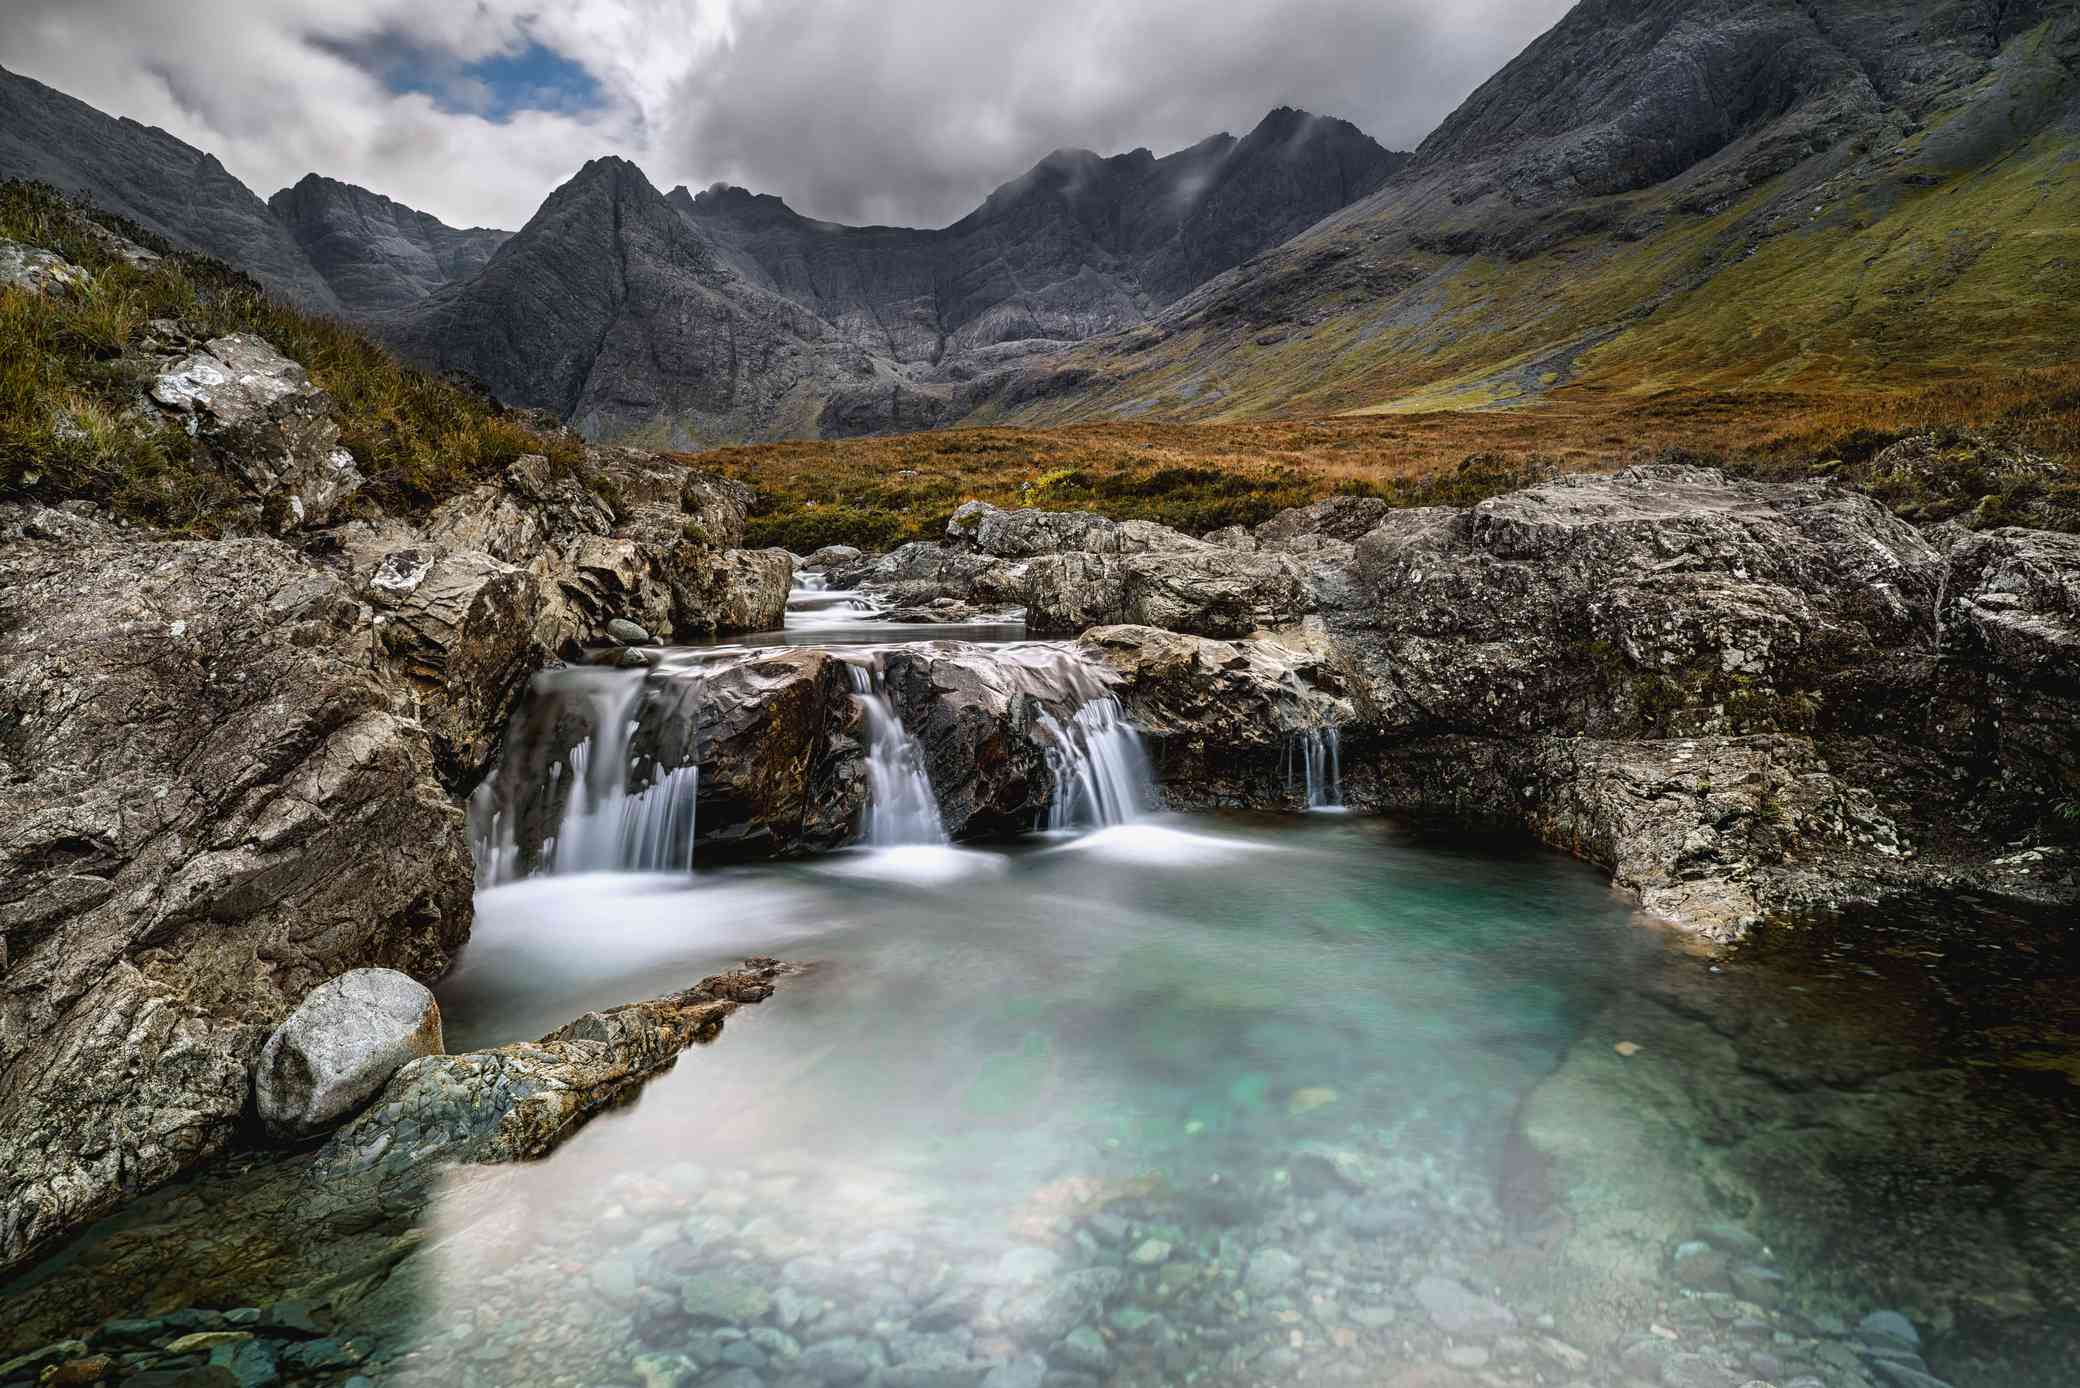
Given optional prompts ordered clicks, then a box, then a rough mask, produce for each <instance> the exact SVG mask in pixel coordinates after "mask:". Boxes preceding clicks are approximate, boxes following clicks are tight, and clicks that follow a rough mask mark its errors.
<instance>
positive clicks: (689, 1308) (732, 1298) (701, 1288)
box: [679, 1273, 773, 1325]
mask: <svg viewBox="0 0 2080 1388" xmlns="http://www.w3.org/2000/svg"><path fill="white" fill-rule="evenodd" d="M679 1300H680V1302H681V1304H682V1305H684V1306H685V1308H686V1314H687V1315H689V1316H692V1317H693V1318H694V1319H695V1320H704V1321H717V1322H720V1323H721V1324H723V1325H743V1324H748V1323H749V1322H751V1321H756V1320H763V1319H764V1318H765V1314H766V1312H767V1311H769V1310H771V1309H772V1304H773V1299H772V1296H771V1294H770V1293H768V1292H767V1291H766V1290H765V1288H763V1287H761V1286H759V1285H758V1284H757V1283H754V1282H747V1281H745V1280H743V1279H742V1278H737V1277H730V1276H727V1275H725V1274H722V1273H706V1274H703V1275H701V1276H698V1277H691V1278H688V1279H687V1280H686V1282H685V1284H684V1285H683V1286H682V1287H681V1288H680V1291H679Z"/></svg>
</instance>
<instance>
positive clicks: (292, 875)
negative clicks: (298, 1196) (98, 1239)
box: [0, 510, 471, 1263]
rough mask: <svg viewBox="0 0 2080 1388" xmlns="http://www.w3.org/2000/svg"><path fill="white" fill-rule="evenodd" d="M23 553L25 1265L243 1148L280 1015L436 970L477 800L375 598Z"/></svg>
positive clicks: (217, 558) (21, 1211) (310, 582)
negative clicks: (410, 688) (457, 778)
mask: <svg viewBox="0 0 2080 1388" xmlns="http://www.w3.org/2000/svg"><path fill="white" fill-rule="evenodd" d="M5 524H6V527H7V534H8V539H7V541H6V543H4V544H0V613H4V620H0V691H4V692H0V703H4V712H0V726H4V727H5V729H6V732H5V735H4V738H0V755H4V757H5V761H6V764H7V768H8V774H7V776H6V777H5V778H4V779H0V825H4V826H5V828H4V829H0V941H4V954H0V958H4V962H5V970H6V972H5V979H4V983H0V1170H4V1172H5V1173H6V1175H5V1177H4V1182H5V1186H4V1189H0V1263H11V1262H14V1261H16V1260H18V1259H19V1258H21V1257H22V1256H23V1255H24V1254H25V1253H27V1252H29V1251H30V1250H31V1249H33V1248H36V1247H38V1246H40V1245H42V1244H43V1243H45V1242H46V1241H48V1240H49V1239H50V1238H52V1237H54V1236H56V1235H57V1234H60V1233H62V1232H64V1231H66V1230H67V1229H70V1228H72V1227H74V1226H76V1225H78V1224H80V1223H82V1222H84V1221H85V1220H87V1219H90V1218H92V1217H93V1216H95V1215H97V1214H100V1213H102V1212H103V1211H105V1210H107V1209H108V1208H109V1207H110V1206H111V1205H113V1204H114V1203H115V1201H116V1200H117V1199H118V1198H120V1196H121V1195H122V1194H123V1193H124V1192H126V1191H135V1190H137V1189H140V1188H149V1187H150V1186H153V1185H156V1184H158V1183H160V1182H163V1181H165V1180H167V1179H168V1178H170V1177H172V1176H174V1175H175V1174H177V1173H178V1172H180V1171H182V1170H183V1169H185V1168H187V1167H188V1166H190V1165H192V1164H193V1163H195V1162H197V1161H199V1160H201V1159H202V1158H204V1157H207V1156H209V1155H211V1154H212V1153H214V1152H216V1151H219V1150H222V1148H223V1147H224V1146H225V1145H226V1144H227V1143H228V1142H229V1141H230V1140H231V1138H232V1134H233V1130H234V1128H235V1125H236V1123H237V1121H238V1118H239V1114H240V1112H241V1111H242V1110H243V1109H244V1107H245V1104H246V1097H247V1094H248V1092H249V1090H250V1081H249V1078H248V1076H249V1072H250V1070H251V1067H252V1065H253V1064H254V1062H255V1060H256V1058H257V1056H258V1053H259V1051H260V1048H261V1044H262V1042H263V1041H264V1040H265V1039H266V1036H267V1032H268V1030H269V1029H270V1027H271V1026H272V1024H273V1023H274V1022H275V1021H276V1020H278V1019H279V1018H281V1017H282V1016H283V1015H284V1014H286V1013H287V1012H288V1011H289V1009H290V1007H291V1006H292V1005H293V1004H294V1003H295V1002H296V1001H297V1000H298V999H299V998H301V997H302V996H303V994H304V993H305V992H307V991H308V990H309V989H311V988H312V987H314V986H315V985H317V984H318V983H320V982H322V981H323V980H324V979H326V978H329V977H331V976H333V975H334V974H337V973H339V972H340V971H341V970H342V968H345V967H351V966H358V965H381V966H385V967H390V968H396V969H399V970H401V971H403V972H406V973H409V974H412V975H414V976H416V977H420V978H430V977H432V976H434V975H436V974H438V973H439V972H440V971H441V969H442V968H443V967H445V965H446V964H447V961H448V959H449V956H450V952H451V951H452V950H453V949H454V948H455V946H456V945H458V944H459V943H460V942H461V940H462V938H463V936H464V935H465V934H466V933H467V931H468V926H469V894H470V880H471V876H470V865H469V851H468V845H467V842H466V840H465V839H464V836H463V833H462V816H461V813H460V811H459V809H458V808H457V807H456V806H455V805H454V804H453V802H452V801H451V800H450V798H449V795H448V792H447V791H446V790H445V788H444V787H443V786H442V784H441V782H440V780H439V778H438V776H437V775H436V768H435V761H434V756H433V752H432V748H431V747H430V745H429V743H428V740H427V737H426V735H425V733H424V731H423V730H422V728H421V727H420V725H419V724H418V723H417V722H416V721H414V720H413V719H412V718H411V717H410V716H409V714H408V713H400V712H399V711H398V710H397V709H396V708H395V707H394V706H393V703H392V700H391V697H390V693H389V690H388V689H387V688H386V687H385V684H384V682H383V680H381V679H380V678H379V677H378V676H377V673H376V667H377V664H378V661H379V654H378V652H379V648H378V644H377V640H378V638H377V630H376V628H375V627H374V626H373V624H372V623H371V621H370V619H369V614H368V612H367V611H366V610H365V609H364V608H363V607H362V605H361V604H360V603H359V602H358V601H357V600H356V598H355V595H354V593H353V590H352V589H351V588H350V587H349V586H348V585H347V584H346V583H345V582H343V581H342V580H341V579H340V578H339V577H337V576H335V575H332V574H329V573H325V572H322V571H320V570H316V569H314V568H312V567H311V566H310V565H309V564H307V563H306V562H304V560H303V559H302V557H301V556H300V555H299V554H298V553H297V552H296V551H293V550H291V549H289V548H287V547H286V546H284V545H281V544H279V543H277V542H275V541H272V540H267V539H232V540H220V541H209V542H196V541H173V540H156V539H151V538H148V537H142V536H139V535H136V534H134V533H125V532H119V531H117V530H115V529H114V528H113V527H108V526H104V525H102V524H100V523H98V522H95V521H92V520H88V519H83V518H80V517H74V516H67V515H65V514H64V513H59V512H48V511H21V510H15V511H11V512H9V513H8V514H7V517H6V521H5Z"/></svg>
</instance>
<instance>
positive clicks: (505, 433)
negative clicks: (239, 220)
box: [0, 182, 581, 533]
mask: <svg viewBox="0 0 2080 1388" xmlns="http://www.w3.org/2000/svg"><path fill="white" fill-rule="evenodd" d="M97 229H103V230H106V231H112V232H114V233H116V234H117V235H119V236H122V237H125V238H127V239H129V240H131V241H133V242H135V243H137V244H138V245H141V246H143V247H145V248H146V249H148V250H151V251H153V252H155V253H157V254H158V255H159V256H160V257H161V259H160V260H158V261H157V262H156V263H154V264H151V265H148V266H145V267H142V268H139V267H135V266H132V265H130V264H129V263H127V262H126V261H124V260H123V259H122V258H121V257H119V256H118V255H117V254H116V253H115V250H114V249H113V246H112V244H111V242H110V241H109V240H108V238H107V237H106V236H105V235H101V234H97ZM0 237H7V238H8V239H11V240H15V241H20V242H22V243H24V244H27V245H31V246H37V247H41V248H42V249H45V250H49V251H52V252H54V253H56V254H58V255H62V256H64V257H65V258H66V259H68V260H71V261H73V262H74V263H75V264H78V265H81V266H84V267H85V268H86V269H87V270H89V271H90V272H92V274H93V276H94V282H93V284H92V285H91V286H90V287H89V288H87V289H86V290H85V291H84V292H83V293H78V294H71V295H65V296H61V297H52V298H43V297H40V296H36V295H32V294H28V293H24V292H21V291H18V290H7V291H0V495H7V494H12V495H28V496H35V497H39V498H41V499H44V500H47V501H61V500H72V499H85V500H91V501H94V502H97V503H99V504H102V505H106V506H108V507H110V508H111V509H112V510H113V511H114V512H115V513H116V514H117V515H120V516H122V517H124V518H126V519H130V520H134V521H137V522H140V523H143V524H148V525H153V526H159V527H163V528H167V529H174V530H182V531H194V532H198V533H211V532H215V531H218V530H221V529H224V528H226V527H228V526H234V525H236V524H238V523H239V521H240V517H241V515H242V514H243V506H244V498H242V497H241V496H240V495H239V490H238V488H237V486H236V484H235V483H234V482H233V481H232V479H231V477H230V475H229V473H228V472H227V470H226V469H225V468H224V467H222V466H221V465H220V464H219V463H218V462H217V461H216V460H215V459H213V458H212V457H211V456H210V452H209V449H208V448H207V447H206V446H205V445H203V444H201V443H198V442H197V441H196V440H194V439H192V438H190V437H189V436H188V435H187V434H186V433H185V432H184V431H182V430H181V429H179V428H177V427H175V426H173V425H171V424H169V423H167V422H165V421H164V420H163V419H162V418H161V417H160V416H159V415H158V414H157V412H156V411H154V410H152V409H151V408H150V406H149V405H148V404H147V402H146V395H145V392H146V390H147V388H148V386H149V383H150V380H151V378H152V376H153V375H154V374H155V373H156V372H157V371H158V370H159V369H160V364H161V358H160V357H159V356H157V355H155V354H154V353H152V352H150V351H148V350H146V339H147V338H148V337H149V336H150V335H151V332H152V328H151V325H152V323H153V322H154V320H166V321H168V322H171V323H173V324H174V325H176V326H177V329H178V331H179V332H181V333H183V334H185V335H187V336H189V337H193V338H196V339H198V340H207V339H209V338H213V337H220V336H224V335H227V334H230V333H238V332H243V333H253V334H256V335H258V336H260V337H263V338H265V339H266V340H267V341H268V342H269V343H271V344H273V346H274V347H275V349H276V350H278V351H280V352H281V353H282V354H283V355H285V356H287V357H289V358H291V359H293V360H295V361H297V362H300V363H301V364H302V365H303V367H304V368H305V370H307V371H308V372H309V373H310V376H311V379H312V381H313V382H314V383H315V384H316V385H318V386H319V387H320V388H321V389H323V390H325V391H326V392H327V393H328V394H329V395H330V396H331V397H332V399H333V401H334V403H335V405H336V407H337V408H336V410H335V412H334V414H335V419H336V421H337V423H338V425H339V428H340V444H341V446H342V447H344V448H346V449H347V451H348V452H350V453H352V454H353V455H354V459H355V462H356V464H357V465H358V466H359V468H360V470H361V472H362V475H363V476H365V477H366V478H367V479H368V485H367V486H366V488H364V490H363V492H362V494H361V501H360V504H361V505H363V506H364V507H371V508H375V509H380V510H386V511H393V512H398V513H403V514H414V513H419V512H423V511H425V510H428V509H431V508H432V507H433V506H435V505H438V504H439V503H440V502H442V501H444V500H446V499H447V498H449V497H451V496H454V495H456V494H457V493H459V492H462V491H465V490H467V489H468V488H469V487H472V486H474V485H476V484H477V483H478V482H480V481H483V480H485V479H487V478H490V477H493V476H496V475H497V474H498V473H499V472H501V471H503V470H504V469H505V467H506V466H507V465H509V464H510V463H512V462H513V460H514V459H516V458H518V457H520V456H522V455H523V454H527V453H541V454H546V455H548V457H549V458H550V460H551V462H552V464H553V465H555V466H557V467H570V466H573V465H575V464H576V462H577V460H578V457H579V453H580V448H581V446H580V444H579V443H578V441H577V440H576V439H574V438H572V437H571V436H569V435H567V434H564V433H562V432H560V431H559V432H544V431H541V430H538V429H535V428H533V427H532V426H531V425H530V424H529V423H527V422H526V421H525V420H523V419H522V418H520V417H517V416H515V415H512V414H510V413H507V412H505V411H503V410H501V409H500V408H499V407H498V406H497V404H496V403H494V402H492V401H491V400H489V399H488V398H487V397H485V396H483V395H482V394H480V393H477V392H473V391H471V390H470V389H468V388H467V387H465V386H463V385H461V384H459V383H456V382H452V381H447V380H443V379H441V378H439V377H436V376H432V375H429V374H428V373H426V372H424V371H421V370H419V369H418V368H416V367H411V366H407V365H405V364H404V363H402V362H400V361H398V360H397V359H396V358H395V357H393V356H391V355H390V354H389V353H388V352H387V351H385V350H384V349H383V348H381V347H379V346H377V345H376V344H375V343H374V342H372V341H370V340H369V339H368V338H367V337H365V336H363V335H362V334H361V333H359V332H357V331H355V330H354V329H352V328H350V327H348V326H346V325H345V324H342V323H339V322H337V321H334V320H332V319H328V318H322V317H318V316H316V315H312V314H307V313H304V312H301V311H300V310H297V309H294V308H291V307H289V306H288V305H285V304H282V303H280V302H278V301H277V300H275V299H272V298H270V297H269V296H268V295H267V294H266V292H265V291H264V290H262V289H261V287H260V286H259V284H257V283H256V282H255V281H254V280H252V279H251V278H250V277H248V276H246V275H244V274H242V273H240V272H239V271H237V270H234V269H232V268H231V267H229V266H227V265H225V264H224V263H223V262H221V261H217V260H213V259H210V258H208V257H205V256H198V255H191V254H186V253H183V252H179V251H176V250H175V249H174V248H173V247H172V246H170V245H168V244H166V243H165V242H164V241H163V240H160V239H159V238H157V237H154V236H153V235H151V234H150V233H149V232H146V231H144V230H143V229H142V228H140V227H137V226H135V225H133V224H131V223H128V222H125V221H123V220H121V219H120V218H114V217H109V216H107V215H105V214H103V213H100V212H98V211H96V210H94V209H92V208H89V207H84V206H81V205H78V204H75V203H73V202H70V201H68V200H67V199H66V198H65V196H64V195H63V194H61V193H59V192H58V191H57V190H56V189H53V188H50V187H48V186H46V185H42V184H33V183H22V182H9V183H0Z"/></svg>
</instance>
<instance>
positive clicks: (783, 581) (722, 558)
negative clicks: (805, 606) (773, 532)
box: [664, 541, 794, 641]
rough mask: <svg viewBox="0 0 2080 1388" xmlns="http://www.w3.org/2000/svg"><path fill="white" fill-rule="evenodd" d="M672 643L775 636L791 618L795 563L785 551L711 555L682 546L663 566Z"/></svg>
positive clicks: (717, 552)
mask: <svg viewBox="0 0 2080 1388" xmlns="http://www.w3.org/2000/svg"><path fill="white" fill-rule="evenodd" d="M664 569H665V582H666V586H667V587H668V588H669V590H670V592H671V635H672V638H673V639H674V640H678V641H690V640H693V639H695V638H697V637H703V636H717V635H723V634H727V633H729V632H738V631H776V630H778V629H779V628H780V626H781V625H782V624H783V623H784V622H785V621H786V618H787V593H788V588H789V586H790V584H791V583H792V581H793V578H794V560H793V557H792V556H790V555H789V554H788V553H787V551H786V550H781V549H724V550H718V549H711V548H708V547H707V546H705V545H699V544H695V543H691V542H684V541H682V542H681V543H679V544H678V545H675V546H674V547H673V548H672V550H671V551H670V553H669V555H668V556H667V558H666V560H665V564H664Z"/></svg>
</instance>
